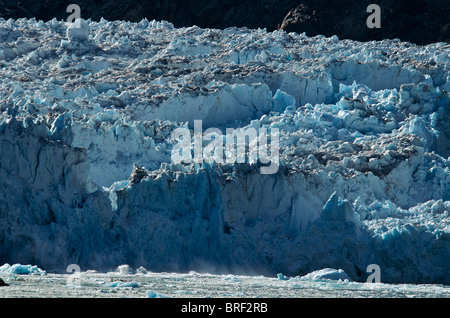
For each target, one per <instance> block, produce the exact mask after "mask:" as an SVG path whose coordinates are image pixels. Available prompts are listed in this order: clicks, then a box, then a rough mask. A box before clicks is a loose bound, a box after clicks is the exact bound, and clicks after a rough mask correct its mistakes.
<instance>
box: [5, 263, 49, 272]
mask: <svg viewBox="0 0 450 318" xmlns="http://www.w3.org/2000/svg"><path fill="white" fill-rule="evenodd" d="M0 272H4V273H10V274H17V275H45V274H47V272H46V271H44V270H42V269H40V268H39V267H37V266H36V265H21V264H14V265H9V264H8V263H6V264H4V265H2V266H0Z"/></svg>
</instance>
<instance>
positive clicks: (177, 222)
mask: <svg viewBox="0 0 450 318" xmlns="http://www.w3.org/2000/svg"><path fill="white" fill-rule="evenodd" d="M80 25H81V28H79V29H73V28H72V27H71V26H67V25H66V23H64V22H62V21H57V20H56V19H53V20H51V21H49V22H46V23H44V22H42V21H37V20H35V19H29V20H27V19H19V20H12V19H9V20H6V21H5V20H4V19H0V65H1V67H0V158H1V160H0V264H4V263H10V264H14V263H22V264H36V265H38V266H39V267H40V268H44V269H45V270H59V271H65V268H66V267H67V265H69V264H73V263H75V264H78V265H79V266H80V267H81V268H83V269H97V270H102V269H111V268H115V267H117V265H120V264H129V265H130V266H132V267H135V268H137V267H139V266H144V267H145V268H147V269H148V270H152V271H187V270H206V271H214V272H222V273H230V272H233V273H255V274H270V275H273V274H275V273H280V272H282V273H284V274H287V275H290V276H299V275H305V274H307V273H309V272H313V271H314V270H318V269H322V268H341V269H343V270H344V271H345V273H347V274H348V275H349V277H350V278H351V279H352V280H355V281H364V280H365V279H366V277H367V276H368V274H367V273H366V268H367V266H368V265H369V264H377V265H379V266H380V269H381V272H382V280H383V282H411V283H412V282H414V283H445V284H450V256H449V255H450V218H449V211H450V171H449V169H450V162H449V160H450V159H449V156H450V97H449V93H448V92H449V91H450V57H449V55H450V46H449V45H448V44H445V43H435V44H430V45H427V46H418V45H413V44H411V43H407V42H400V41H398V40H384V41H379V42H365V43H362V42H356V41H351V40H339V39H338V38H337V37H336V36H334V37H330V38H327V37H323V36H316V37H307V36H305V35H304V34H296V33H286V32H284V31H275V32H266V31H265V30H261V29H258V30H249V29H245V28H228V29H225V30H216V29H201V28H198V27H196V26H193V27H189V28H178V29H177V28H174V27H173V26H172V25H171V24H170V23H167V22H164V21H162V22H157V21H147V20H142V21H141V22H139V23H129V22H121V21H115V22H110V21H105V20H101V21H100V22H93V21H90V20H87V21H82V23H81V24H80ZM194 120H202V121H203V129H207V128H210V127H217V128H219V129H221V130H222V131H225V129H226V128H238V127H241V128H244V129H248V128H256V129H258V128H268V129H271V128H272V129H273V128H278V129H279V131H280V134H279V143H280V154H279V155H280V164H279V169H278V171H277V173H275V174H268V175H262V174H260V170H259V164H258V163H256V164H249V163H236V164H208V163H206V162H205V163H203V164H196V163H191V164H173V163H172V161H171V150H172V148H173V147H174V145H175V143H176V141H175V140H173V139H172V138H171V133H172V132H173V131H174V129H176V128H180V127H186V128H189V129H191V131H192V129H193V122H194ZM206 143H207V142H206Z"/></svg>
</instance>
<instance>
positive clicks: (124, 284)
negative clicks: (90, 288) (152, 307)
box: [103, 280, 139, 288]
mask: <svg viewBox="0 0 450 318" xmlns="http://www.w3.org/2000/svg"><path fill="white" fill-rule="evenodd" d="M103 286H104V287H113V288H115V287H118V288H127V287H128V288H137V287H139V285H138V283H136V282H135V281H131V282H123V281H120V280H117V281H114V282H111V283H105V284H104V285H103Z"/></svg>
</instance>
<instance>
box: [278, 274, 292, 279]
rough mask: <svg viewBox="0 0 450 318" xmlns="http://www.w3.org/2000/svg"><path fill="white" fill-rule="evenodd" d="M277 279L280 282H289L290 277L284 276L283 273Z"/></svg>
mask: <svg viewBox="0 0 450 318" xmlns="http://www.w3.org/2000/svg"><path fill="white" fill-rule="evenodd" d="M277 278H278V279H279V280H289V277H286V276H284V275H283V273H278V274H277Z"/></svg>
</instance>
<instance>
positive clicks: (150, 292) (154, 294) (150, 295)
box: [145, 290, 169, 298]
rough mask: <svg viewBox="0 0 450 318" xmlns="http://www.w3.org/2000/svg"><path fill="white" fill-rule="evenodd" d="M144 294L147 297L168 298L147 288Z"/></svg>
mask: <svg viewBox="0 0 450 318" xmlns="http://www.w3.org/2000/svg"><path fill="white" fill-rule="evenodd" d="M145 294H146V295H147V298H169V297H168V296H166V295H163V294H160V293H157V292H154V291H153V290H147V291H146V292H145Z"/></svg>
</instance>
